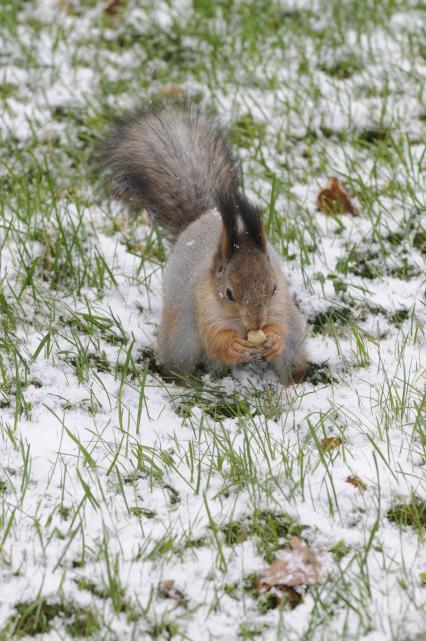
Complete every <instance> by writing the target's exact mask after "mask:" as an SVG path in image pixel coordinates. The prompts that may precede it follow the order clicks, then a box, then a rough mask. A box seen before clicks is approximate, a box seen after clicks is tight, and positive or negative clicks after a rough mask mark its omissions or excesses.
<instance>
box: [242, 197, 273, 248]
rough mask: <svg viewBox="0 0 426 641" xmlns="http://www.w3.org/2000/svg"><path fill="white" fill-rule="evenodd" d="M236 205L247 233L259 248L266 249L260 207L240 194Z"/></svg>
mask: <svg viewBox="0 0 426 641" xmlns="http://www.w3.org/2000/svg"><path fill="white" fill-rule="evenodd" d="M237 207H238V212H239V214H240V217H241V220H242V221H243V224H244V227H245V229H246V231H247V233H248V235H249V236H250V238H251V239H252V240H253V241H254V242H255V243H256V245H257V246H258V247H259V249H260V250H262V251H263V252H264V251H266V237H265V230H264V229H263V223H262V211H261V209H260V207H257V206H256V205H253V203H251V202H250V201H249V200H248V199H247V198H246V197H245V196H243V195H242V194H238V200H237Z"/></svg>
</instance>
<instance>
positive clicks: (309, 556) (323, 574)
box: [256, 536, 330, 592]
mask: <svg viewBox="0 0 426 641" xmlns="http://www.w3.org/2000/svg"><path fill="white" fill-rule="evenodd" d="M290 545H291V547H292V549H291V550H281V551H280V552H278V553H277V555H276V558H275V559H274V560H273V561H272V563H271V565H269V566H268V567H267V568H265V569H264V570H262V571H261V572H259V574H258V575H257V577H256V589H257V591H258V592H266V591H267V590H270V589H271V588H281V589H282V591H284V588H294V587H296V586H301V585H312V584H314V583H323V582H324V581H325V580H326V578H327V572H328V564H329V559H330V555H329V553H328V552H325V551H324V550H313V549H312V548H309V547H308V546H307V545H306V543H304V542H303V541H302V540H301V539H299V538H298V537H297V536H294V537H293V538H292V539H291V541H290Z"/></svg>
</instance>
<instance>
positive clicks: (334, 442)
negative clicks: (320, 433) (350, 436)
mask: <svg viewBox="0 0 426 641" xmlns="http://www.w3.org/2000/svg"><path fill="white" fill-rule="evenodd" d="M342 443H343V440H342V439H341V438H340V436H326V437H325V438H323V439H322V441H321V447H322V449H323V450H324V452H330V451H331V450H334V449H336V447H339V445H341V444H342Z"/></svg>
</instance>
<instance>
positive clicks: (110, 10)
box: [104, 0, 123, 16]
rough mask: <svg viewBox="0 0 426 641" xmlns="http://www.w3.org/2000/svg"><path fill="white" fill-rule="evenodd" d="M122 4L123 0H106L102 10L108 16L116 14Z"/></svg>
mask: <svg viewBox="0 0 426 641" xmlns="http://www.w3.org/2000/svg"><path fill="white" fill-rule="evenodd" d="M122 4H123V0H108V2H107V3H106V5H105V9H104V11H105V13H107V14H108V15H109V16H116V15H117V13H118V12H119V10H120V7H121V5H122Z"/></svg>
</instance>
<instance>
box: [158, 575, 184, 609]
mask: <svg viewBox="0 0 426 641" xmlns="http://www.w3.org/2000/svg"><path fill="white" fill-rule="evenodd" d="M159 588H160V593H161V595H162V596H163V597H164V598H165V599H173V600H174V601H177V602H178V603H182V602H183V601H185V595H184V594H183V592H181V591H180V590H177V589H176V588H175V580H174V579H164V581H161V582H160V585H159Z"/></svg>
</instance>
